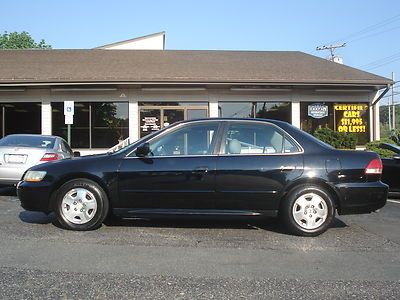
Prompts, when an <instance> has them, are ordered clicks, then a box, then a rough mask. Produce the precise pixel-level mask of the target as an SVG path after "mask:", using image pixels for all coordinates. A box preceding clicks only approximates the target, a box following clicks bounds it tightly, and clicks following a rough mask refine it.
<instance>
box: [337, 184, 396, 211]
mask: <svg viewBox="0 0 400 300" xmlns="http://www.w3.org/2000/svg"><path fill="white" fill-rule="evenodd" d="M335 188H336V190H337V191H338V194H339V198H340V206H339V207H338V213H339V214H340V215H349V214H365V213H370V212H373V211H376V210H378V209H380V208H382V207H383V206H385V204H386V200H387V196H388V191H389V187H388V185H386V184H384V183H383V182H381V181H375V182H360V183H342V184H337V185H335Z"/></svg>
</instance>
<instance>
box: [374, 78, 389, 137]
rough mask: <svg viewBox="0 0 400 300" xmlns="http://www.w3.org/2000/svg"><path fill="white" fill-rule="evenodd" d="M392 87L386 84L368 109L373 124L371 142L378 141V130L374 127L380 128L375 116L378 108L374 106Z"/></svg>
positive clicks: (377, 118)
mask: <svg viewBox="0 0 400 300" xmlns="http://www.w3.org/2000/svg"><path fill="white" fill-rule="evenodd" d="M391 86H392V85H391V84H388V85H387V87H386V89H385V90H384V91H383V92H382V93H381V94H380V95H379V96H378V98H376V99H375V101H373V102H372V103H371V106H370V109H371V111H372V114H371V117H372V123H373V124H374V125H373V126H372V132H371V134H372V135H371V137H370V138H371V140H373V141H376V140H380V139H381V137H380V130H379V128H376V126H380V124H379V115H378V116H377V115H376V110H377V109H378V112H377V113H378V114H379V106H375V105H376V104H377V103H378V102H379V101H380V100H381V99H382V98H383V96H385V94H386V93H387V92H388V91H389V90H390V87H391Z"/></svg>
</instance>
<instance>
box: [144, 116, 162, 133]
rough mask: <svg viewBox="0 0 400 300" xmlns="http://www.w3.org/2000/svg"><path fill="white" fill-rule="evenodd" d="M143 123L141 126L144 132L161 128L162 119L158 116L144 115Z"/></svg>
mask: <svg viewBox="0 0 400 300" xmlns="http://www.w3.org/2000/svg"><path fill="white" fill-rule="evenodd" d="M142 122H143V125H142V126H140V128H142V130H143V131H144V132H146V131H157V130H159V129H160V125H159V123H160V120H159V119H158V118H157V117H144V118H143V119H142Z"/></svg>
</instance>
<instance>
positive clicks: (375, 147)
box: [365, 138, 396, 158]
mask: <svg viewBox="0 0 400 300" xmlns="http://www.w3.org/2000/svg"><path fill="white" fill-rule="evenodd" d="M381 143H389V144H396V143H395V142H394V141H393V140H391V139H389V138H382V139H381V140H380V141H372V142H369V143H367V144H366V145H365V150H369V151H374V152H376V153H378V154H379V156H380V157H382V158H392V157H393V155H395V154H396V153H395V152H393V151H390V150H387V149H382V148H379V145H380V144H381Z"/></svg>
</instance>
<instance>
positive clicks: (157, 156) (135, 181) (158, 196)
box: [118, 121, 220, 209]
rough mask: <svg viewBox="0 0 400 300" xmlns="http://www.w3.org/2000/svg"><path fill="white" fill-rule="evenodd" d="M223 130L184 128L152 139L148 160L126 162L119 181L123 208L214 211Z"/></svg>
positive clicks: (202, 124)
mask: <svg viewBox="0 0 400 300" xmlns="http://www.w3.org/2000/svg"><path fill="white" fill-rule="evenodd" d="M219 126H220V125H219V122H217V121H214V122H212V121H199V122H193V123H188V124H186V123H183V124H180V125H178V126H175V127H173V128H171V130H166V131H165V132H163V133H162V134H161V135H160V136H155V137H154V138H152V139H151V140H150V141H149V146H150V150H151V153H150V154H149V155H147V156H146V157H137V156H136V154H135V152H132V153H130V154H129V155H128V156H126V157H125V158H124V159H123V160H122V163H121V166H120V171H119V175H118V176H119V178H118V181H119V182H118V185H119V197H120V200H121V204H122V207H124V208H151V209H213V208H215V170H216V159H217V156H216V154H215V153H214V151H215V149H214V148H215V144H216V138H217V136H218V131H219V130H218V129H219Z"/></svg>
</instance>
